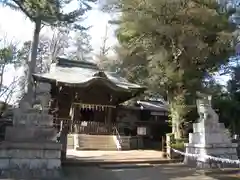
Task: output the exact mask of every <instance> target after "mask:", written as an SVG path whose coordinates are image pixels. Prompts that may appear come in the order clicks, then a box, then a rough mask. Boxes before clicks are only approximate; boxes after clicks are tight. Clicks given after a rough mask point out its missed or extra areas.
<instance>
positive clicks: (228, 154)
mask: <svg viewBox="0 0 240 180" xmlns="http://www.w3.org/2000/svg"><path fill="white" fill-rule="evenodd" d="M236 147H237V144H234V143H232V144H212V145H202V144H185V149H186V152H185V153H190V154H199V156H198V157H196V158H193V157H190V156H185V157H184V164H185V165H188V166H191V167H196V168H200V169H209V168H238V167H239V164H233V163H225V162H221V161H215V160H209V159H208V158H204V155H209V156H213V157H219V158H223V159H224V158H225V159H230V160H238V156H237V151H236Z"/></svg>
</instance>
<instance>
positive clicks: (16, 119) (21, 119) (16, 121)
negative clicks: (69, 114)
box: [13, 109, 53, 126]
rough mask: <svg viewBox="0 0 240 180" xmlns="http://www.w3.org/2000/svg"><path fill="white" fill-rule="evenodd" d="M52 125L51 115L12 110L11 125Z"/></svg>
mask: <svg viewBox="0 0 240 180" xmlns="http://www.w3.org/2000/svg"><path fill="white" fill-rule="evenodd" d="M21 125H27V126H53V116H51V115H49V114H45V113H36V112H22V111H21V110H20V109H16V110H15V111H14V116H13V126H21Z"/></svg>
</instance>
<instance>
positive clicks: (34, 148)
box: [0, 142, 61, 170]
mask: <svg viewBox="0 0 240 180" xmlns="http://www.w3.org/2000/svg"><path fill="white" fill-rule="evenodd" d="M60 148H61V145H60V144H57V143H56V144H53V143H43V144H39V143H33V142H3V143H1V144H0V169H1V170H3V169H4V170H6V169H26V168H27V169H29V170H30V169H58V168H59V167H60V166H61V161H60V154H61V153H60V150H59V149H60Z"/></svg>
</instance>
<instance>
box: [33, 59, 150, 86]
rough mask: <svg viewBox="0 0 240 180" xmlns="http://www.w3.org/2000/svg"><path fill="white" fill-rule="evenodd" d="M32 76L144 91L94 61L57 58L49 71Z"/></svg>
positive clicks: (72, 84)
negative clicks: (96, 83) (103, 68)
mask: <svg viewBox="0 0 240 180" xmlns="http://www.w3.org/2000/svg"><path fill="white" fill-rule="evenodd" d="M33 78H34V79H35V80H36V81H41V82H56V83H63V84H65V85H68V86H82V87H87V86H89V85H90V84H92V83H93V82H96V81H102V82H103V83H105V84H107V85H109V86H111V87H112V88H120V89H122V90H133V89H135V90H142V91H144V90H145V89H146V88H145V87H142V86H140V85H138V84H134V83H130V82H128V81H127V80H126V79H125V78H123V77H120V76H119V75H117V74H116V73H114V72H107V71H103V70H101V69H100V68H99V67H98V66H97V65H96V64H94V63H91V62H85V61H73V60H69V59H65V58H58V59H57V63H55V64H52V65H51V68H50V72H47V73H42V74H33Z"/></svg>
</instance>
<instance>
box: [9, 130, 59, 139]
mask: <svg viewBox="0 0 240 180" xmlns="http://www.w3.org/2000/svg"><path fill="white" fill-rule="evenodd" d="M56 134H57V131H56V129H55V128H53V127H48V128H47V127H45V128H43V127H24V126H19V127H16V126H13V127H7V128H6V132H5V140H6V141H21V142H24V141H25V142H28V141H34V142H36V141H51V140H55V139H56Z"/></svg>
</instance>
